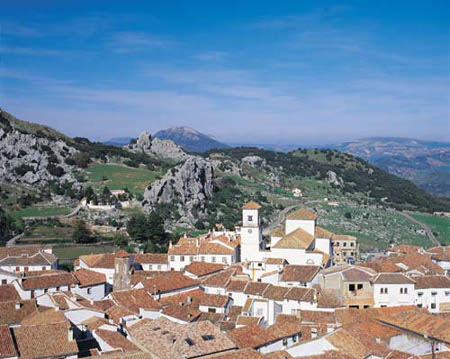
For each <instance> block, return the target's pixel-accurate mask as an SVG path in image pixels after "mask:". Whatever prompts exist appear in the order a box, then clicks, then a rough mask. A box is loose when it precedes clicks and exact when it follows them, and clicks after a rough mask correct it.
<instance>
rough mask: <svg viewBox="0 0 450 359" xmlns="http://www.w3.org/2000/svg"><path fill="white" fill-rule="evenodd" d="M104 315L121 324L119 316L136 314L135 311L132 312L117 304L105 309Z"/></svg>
mask: <svg viewBox="0 0 450 359" xmlns="http://www.w3.org/2000/svg"><path fill="white" fill-rule="evenodd" d="M106 315H107V317H108V318H109V319H111V320H112V321H113V322H114V323H115V324H117V325H119V324H122V323H121V318H123V317H128V316H131V315H136V313H134V312H132V311H131V310H129V309H126V308H123V307H121V306H119V305H114V306H112V307H110V308H108V309H107V310H106Z"/></svg>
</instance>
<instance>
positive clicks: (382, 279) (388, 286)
mask: <svg viewBox="0 0 450 359" xmlns="http://www.w3.org/2000/svg"><path fill="white" fill-rule="evenodd" d="M372 284H373V300H374V306H375V307H396V306H402V305H413V304H414V299H415V292H414V284H415V282H414V280H413V279H412V278H409V277H407V276H406V275H404V274H403V273H379V274H377V275H376V276H375V277H374V278H373V279H372Z"/></svg>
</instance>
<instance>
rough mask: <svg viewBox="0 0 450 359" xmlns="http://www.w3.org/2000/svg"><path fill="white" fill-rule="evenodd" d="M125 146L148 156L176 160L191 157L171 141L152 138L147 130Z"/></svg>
mask: <svg viewBox="0 0 450 359" xmlns="http://www.w3.org/2000/svg"><path fill="white" fill-rule="evenodd" d="M125 148H127V149H128V150H129V151H132V152H136V153H139V152H144V153H146V154H148V155H150V156H156V157H159V158H171V159H174V160H177V161H181V160H185V159H188V158H190V157H192V156H190V155H188V154H187V153H186V152H184V151H183V150H182V149H181V147H179V146H177V145H176V144H175V143H173V142H172V141H170V140H160V139H158V138H152V136H151V134H150V132H147V131H145V132H142V133H141V134H140V135H139V137H138V139H137V141H136V143H134V144H130V145H128V146H125Z"/></svg>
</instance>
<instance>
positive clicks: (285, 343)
mask: <svg viewBox="0 0 450 359" xmlns="http://www.w3.org/2000/svg"><path fill="white" fill-rule="evenodd" d="M283 345H285V346H286V345H287V338H284V339H283Z"/></svg>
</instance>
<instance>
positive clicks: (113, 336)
mask: <svg viewBox="0 0 450 359" xmlns="http://www.w3.org/2000/svg"><path fill="white" fill-rule="evenodd" d="M94 335H95V336H98V337H100V338H101V339H102V340H103V341H104V342H106V344H108V345H109V346H110V347H111V348H114V349H120V350H121V351H124V352H137V351H140V350H139V348H138V347H137V346H136V345H134V344H133V343H132V342H130V341H129V340H128V339H127V338H125V337H124V336H123V335H122V334H120V333H119V332H116V331H112V330H104V329H96V330H95V332H94Z"/></svg>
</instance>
